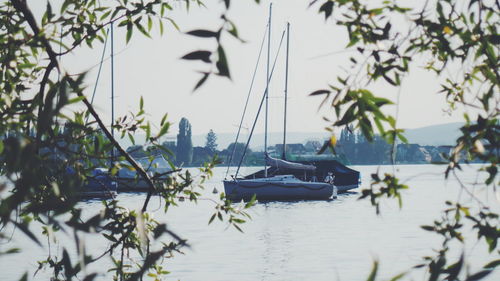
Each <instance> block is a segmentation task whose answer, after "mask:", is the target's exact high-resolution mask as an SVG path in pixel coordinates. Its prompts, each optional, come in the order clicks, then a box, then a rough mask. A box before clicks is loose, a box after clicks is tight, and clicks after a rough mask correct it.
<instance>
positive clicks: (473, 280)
mask: <svg viewBox="0 0 500 281" xmlns="http://www.w3.org/2000/svg"><path fill="white" fill-rule="evenodd" d="M491 272H492V271H491V270H483V271H479V272H477V273H475V274H472V275H471V276H469V277H467V279H465V281H477V280H481V279H483V278H484V277H486V276H488V275H489V274H490V273H491Z"/></svg>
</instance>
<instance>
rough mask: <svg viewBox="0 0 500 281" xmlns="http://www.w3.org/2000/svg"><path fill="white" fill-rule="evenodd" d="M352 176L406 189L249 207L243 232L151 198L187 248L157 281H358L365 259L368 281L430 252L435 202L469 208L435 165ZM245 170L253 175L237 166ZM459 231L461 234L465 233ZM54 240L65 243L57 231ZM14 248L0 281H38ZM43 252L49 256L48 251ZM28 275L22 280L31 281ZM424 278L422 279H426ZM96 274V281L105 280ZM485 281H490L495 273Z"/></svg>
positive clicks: (131, 199) (31, 247)
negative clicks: (390, 175)
mask: <svg viewBox="0 0 500 281" xmlns="http://www.w3.org/2000/svg"><path fill="white" fill-rule="evenodd" d="M478 167H479V166H473V167H472V168H467V169H465V172H463V173H461V174H460V175H461V179H462V180H463V181H464V182H467V183H473V182H476V181H478V180H481V178H482V176H479V178H477V176H476V173H475V169H477V168H478ZM352 168H354V169H356V170H359V171H360V172H361V173H362V187H361V188H368V187H369V183H370V174H371V173H373V172H375V171H376V170H377V169H380V171H381V172H382V171H388V172H392V171H393V169H395V172H396V174H397V175H398V176H399V177H400V178H402V179H403V180H404V181H405V182H406V183H407V184H409V185H410V186H411V189H409V190H407V191H404V192H403V194H404V197H403V204H404V205H403V208H402V209H401V210H400V209H399V207H398V205H397V202H396V201H395V200H393V199H383V200H382V202H383V203H382V204H381V212H382V213H381V215H379V216H377V215H376V214H375V209H374V207H372V206H371V205H370V203H369V201H368V200H361V201H359V200H358V197H359V190H360V189H359V190H357V191H356V192H354V193H349V194H343V195H339V197H338V198H337V199H336V200H333V201H328V202H326V201H309V202H286V203H285V202H271V203H262V204H257V205H256V206H255V207H253V208H252V209H251V210H250V214H251V215H252V220H251V221H249V222H247V223H246V224H244V225H243V230H244V233H243V234H242V233H240V232H238V231H237V230H236V229H234V228H227V225H226V224H225V223H220V222H218V221H217V220H216V221H214V223H212V224H211V225H210V226H207V223H208V220H209V218H210V216H211V214H212V213H213V206H214V205H213V203H212V202H210V201H209V200H200V201H199V202H198V204H194V203H191V202H181V203H180V206H179V207H177V208H172V209H170V210H169V212H168V214H164V213H163V208H162V206H161V204H160V200H159V199H157V198H155V199H153V200H152V201H151V204H150V208H149V210H150V211H151V212H153V213H154V216H155V218H156V219H157V220H159V221H160V222H166V223H168V225H169V227H170V228H171V229H172V230H174V231H175V232H176V233H178V234H180V235H181V236H182V237H185V238H187V239H188V242H189V243H190V244H191V246H192V247H191V248H190V249H185V250H184V255H182V254H178V255H176V256H175V257H174V258H173V259H167V260H166V261H165V267H166V269H167V270H169V271H171V272H172V273H171V274H170V275H168V277H167V278H166V279H167V280H178V279H180V280H366V278H367V276H368V275H369V273H370V270H371V266H372V263H373V261H374V260H379V261H380V267H379V275H378V276H379V277H380V278H381V279H377V280H388V279H390V277H392V276H394V275H396V274H399V273H401V272H404V271H407V270H408V269H409V268H410V267H411V266H414V265H416V264H419V263H420V262H421V261H422V259H421V258H422V257H423V256H425V255H434V252H433V251H432V249H433V248H438V247H439V245H440V243H441V240H440V238H439V237H438V236H436V235H434V234H432V233H429V232H426V231H424V230H422V229H421V228H420V227H419V226H420V225H423V224H432V221H433V220H434V219H439V218H440V211H442V210H443V209H445V205H444V201H445V200H447V199H451V200H456V199H458V198H461V200H462V201H463V202H466V203H467V202H468V203H471V200H472V199H470V195H468V194H467V193H465V192H463V191H462V190H461V188H459V185H458V183H457V181H456V180H448V181H445V180H444V178H443V171H444V169H445V167H444V166H432V165H402V166H396V167H395V168H393V167H391V166H382V167H378V166H352ZM244 170H245V171H244V172H251V171H253V170H255V168H246V169H244ZM224 173H225V168H222V167H221V168H216V169H215V173H214V177H213V178H212V179H211V180H210V181H209V182H208V183H207V184H206V185H205V186H206V189H205V191H204V193H205V194H204V196H205V197H206V198H214V197H217V196H218V195H217V194H212V190H213V189H214V188H217V189H218V190H219V191H222V190H223V186H222V183H221V180H222V179H223V177H224ZM473 192H474V193H475V194H476V195H477V196H478V197H480V198H482V200H483V201H484V202H486V203H487V204H489V205H490V206H491V207H492V208H493V209H494V210H495V211H497V212H498V211H499V209H500V208H499V205H500V203H499V199H498V196H496V195H495V194H493V193H492V192H491V191H490V192H489V193H488V192H486V191H485V190H483V189H481V188H479V187H476V188H475V189H474V190H473ZM144 198H145V195H144V194H133V193H123V194H119V195H118V199H119V200H121V201H122V202H123V205H126V206H128V207H129V208H130V209H138V208H139V207H140V206H141V205H142V202H143V200H144ZM81 204H82V205H83V206H85V207H86V210H87V211H88V212H89V213H91V212H94V211H97V210H98V208H100V204H101V203H100V202H98V201H87V202H83V203H81ZM464 232H465V233H466V234H467V233H468V232H470V229H469V228H467V227H466V230H465V231H464ZM59 235H60V236H61V238H60V241H61V243H62V244H65V240H66V239H67V238H65V237H64V236H65V235H64V234H59ZM85 241H86V245H87V247H88V248H89V252H92V253H98V252H99V251H100V250H102V249H104V248H105V246H106V243H105V242H104V241H103V239H101V238H100V237H99V236H97V235H89V236H88V237H86V238H85ZM473 242H474V240H470V241H466V243H465V244H464V245H460V244H456V245H455V246H456V247H454V250H455V252H454V255H456V257H458V256H459V255H460V253H461V251H462V250H464V251H465V254H466V257H467V259H468V262H469V263H470V264H471V265H470V266H471V269H472V270H476V269H478V268H480V267H481V266H482V265H484V264H485V262H486V261H487V260H491V259H493V258H497V259H498V258H499V257H498V255H497V256H495V257H490V258H489V259H487V258H488V257H487V256H485V254H484V253H485V250H484V249H485V248H484V245H483V244H484V243H478V244H474V243H473ZM9 246H19V247H20V248H22V250H23V252H22V253H19V254H15V255H9V256H8V257H4V256H0V259H1V261H0V280H18V279H19V278H20V276H21V275H22V273H23V272H25V271H29V273H30V279H32V280H47V279H48V275H47V273H45V272H39V273H38V274H37V275H36V276H35V277H32V276H33V272H34V271H35V270H36V267H37V265H36V262H34V261H33V259H40V260H41V259H44V258H45V257H46V256H45V255H46V254H45V252H44V250H42V249H40V248H39V247H38V246H36V245H35V244H34V243H32V242H30V241H28V240H27V239H26V238H25V237H24V235H23V234H22V233H21V232H20V231H16V232H15V233H14V234H13V240H12V242H11V243H10V245H1V246H0V250H6V249H7V248H8V247H9ZM57 250H58V249H57V246H54V245H53V246H52V249H51V251H52V253H54V252H57ZM109 263H110V261H109V260H108V259H104V260H103V261H102V262H100V264H93V265H92V266H91V268H90V270H92V269H98V270H99V269H100V270H102V269H103V268H106V267H107V266H108V265H109ZM31 277H32V278H31ZM410 277H411V278H412V279H413V280H424V279H425V277H426V276H425V275H424V273H423V271H417V272H413V273H411V275H410V276H409V277H408V278H406V279H405V280H408V279H410ZM427 277H428V276H427ZM109 279H110V278H109V276H105V275H104V273H103V275H101V276H99V278H98V279H97V280H109ZM485 280H500V271H499V270H497V271H496V272H494V273H493V274H491V275H490V276H489V278H487V279H485Z"/></svg>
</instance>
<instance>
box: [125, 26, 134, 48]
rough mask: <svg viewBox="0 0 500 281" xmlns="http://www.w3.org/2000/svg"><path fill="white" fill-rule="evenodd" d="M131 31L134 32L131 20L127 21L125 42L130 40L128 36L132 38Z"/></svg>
mask: <svg viewBox="0 0 500 281" xmlns="http://www.w3.org/2000/svg"><path fill="white" fill-rule="evenodd" d="M133 32H134V28H133V25H132V22H128V23H127V35H126V40H125V43H126V44H128V42H129V41H130V38H132V33H133Z"/></svg>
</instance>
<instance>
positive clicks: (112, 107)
mask: <svg viewBox="0 0 500 281" xmlns="http://www.w3.org/2000/svg"><path fill="white" fill-rule="evenodd" d="M114 70H115V58H114V39H113V22H111V136H113V138H114V137H115V129H114V128H113V123H114V122H115V73H114ZM114 162H115V150H114V148H113V149H112V150H111V166H113V164H114Z"/></svg>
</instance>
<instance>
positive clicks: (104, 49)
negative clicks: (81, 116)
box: [85, 28, 109, 123]
mask: <svg viewBox="0 0 500 281" xmlns="http://www.w3.org/2000/svg"><path fill="white" fill-rule="evenodd" d="M108 34H109V28H108V29H107V30H106V38H105V39H104V48H103V49H102V55H101V62H100V63H99V70H98V71H97V78H96V81H95V84H94V91H93V92H92V99H91V100H90V104H93V103H94V98H95V93H96V91H97V84H99V77H100V76H101V69H102V65H103V63H104V61H105V60H104V55H105V54H106V46H107V45H108ZM92 68H93V67H92ZM88 120H89V115H87V118H85V123H87V121H88Z"/></svg>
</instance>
